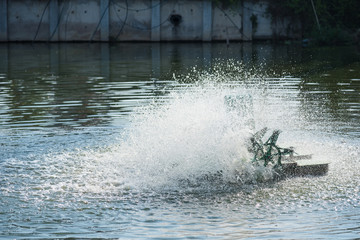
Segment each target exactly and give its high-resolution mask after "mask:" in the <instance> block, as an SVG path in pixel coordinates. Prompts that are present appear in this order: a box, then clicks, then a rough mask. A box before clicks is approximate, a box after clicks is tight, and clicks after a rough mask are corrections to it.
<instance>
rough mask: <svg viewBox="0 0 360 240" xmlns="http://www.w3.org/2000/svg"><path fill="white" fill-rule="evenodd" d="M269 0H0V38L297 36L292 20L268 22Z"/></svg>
mask: <svg viewBox="0 0 360 240" xmlns="http://www.w3.org/2000/svg"><path fill="white" fill-rule="evenodd" d="M267 4H268V3H267V2H266V0H264V1H259V2H257V3H256V4H254V3H252V2H248V1H244V2H243V3H242V4H239V5H238V6H232V7H231V8H226V6H222V5H221V4H220V5H218V4H215V3H214V2H213V1H211V0H192V1H191V0H134V1H128V0H0V41H55V42H56V41H213V40H215V41H216V40H218V41H223V40H243V41H250V40H252V39H271V38H273V37H274V36H277V37H289V38H293V37H297V36H296V34H294V32H296V29H294V28H296V24H295V25H294V24H293V25H290V23H289V22H286V21H283V22H281V23H279V22H276V23H273V22H272V18H271V16H269V14H267V13H266V8H267ZM251 18H252V20H251ZM254 19H256V25H254ZM290 26H291V27H290ZM294 26H295V27H294Z"/></svg>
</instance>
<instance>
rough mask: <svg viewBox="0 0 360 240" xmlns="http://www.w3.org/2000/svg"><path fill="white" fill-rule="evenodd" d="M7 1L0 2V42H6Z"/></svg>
mask: <svg viewBox="0 0 360 240" xmlns="http://www.w3.org/2000/svg"><path fill="white" fill-rule="evenodd" d="M7 19H8V11H7V0H0V42H1V41H7V40H8V29H7V27H8V20H7Z"/></svg>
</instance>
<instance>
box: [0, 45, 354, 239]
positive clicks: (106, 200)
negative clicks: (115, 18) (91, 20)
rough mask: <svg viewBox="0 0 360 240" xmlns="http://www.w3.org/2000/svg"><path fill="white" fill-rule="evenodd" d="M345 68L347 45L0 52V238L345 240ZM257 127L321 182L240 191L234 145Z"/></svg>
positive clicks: (350, 215)
mask: <svg viewBox="0 0 360 240" xmlns="http://www.w3.org/2000/svg"><path fill="white" fill-rule="evenodd" d="M359 60H360V55H359V49H357V48H354V47H334V48H301V47H298V46H296V45H293V46H287V45H270V44H240V43H236V44H235V43H234V44H231V45H230V46H229V48H227V47H226V45H225V44H221V43H219V44H193V43H188V44H170V43H164V44H158V43H154V44H150V43H141V44H131V43H121V44H114V45H109V44H75V43H74V44H2V45H0V116H1V117H0V156H1V158H0V175H1V178H0V199H1V201H0V236H1V237H2V238H9V239H15V238H17V239H18V238H20V239H21V238H24V239H28V238H128V239H134V238H140V239H141V238H147V239H148V238H154V239H159V238H163V239H171V238H174V239H176V238H178V239H182V238H195V239H235V238H245V239H246V238H249V239H252V238H253V239H261V238H263V239H289V238H291V239H308V238H313V239H356V238H360V217H359V214H358V213H359V211H360V204H359V202H360V188H359V181H360V174H359V172H360V171H359V170H360V169H359V156H360V148H359V146H360V144H359V143H360V141H359V139H360V127H359V123H360V61H359ZM229 96H230V97H235V98H236V97H240V99H248V100H246V101H245V104H244V102H241V101H240V102H239V103H238V104H237V105H236V106H235V107H234V108H231V107H229V104H228V103H227V101H226V99H227V98H228V97H229ZM265 126H266V127H269V128H271V129H281V130H282V133H281V135H280V139H279V144H280V145H281V146H284V147H287V146H295V147H296V151H297V152H299V153H304V154H310V153H313V154H314V158H316V159H318V160H319V161H328V162H330V169H329V173H328V174H327V175H326V176H321V177H303V178H292V179H286V180H284V181H279V182H271V181H265V182H261V183H260V182H256V181H255V180H256V179H255V178H253V177H252V176H251V174H252V173H255V172H254V171H255V170H254V169H252V168H251V165H249V164H248V161H247V160H248V159H249V158H250V157H251V156H249V153H248V152H247V150H246V149H247V148H246V139H247V137H248V136H249V134H251V132H254V131H255V130H258V129H261V128H262V127H265ZM234 169H238V170H239V171H243V172H246V173H247V175H246V177H244V176H245V175H243V178H242V179H239V178H238V176H236V175H235V174H234ZM219 171H222V172H223V179H222V181H220V182H215V183H214V182H211V181H206V180H204V179H202V180H201V179H199V177H200V176H204V174H205V175H206V174H209V173H210V174H216V173H217V172H219ZM249 174H250V175H249ZM261 174H263V175H264V178H265V179H266V177H267V176H268V175H269V174H270V175H271V173H269V172H267V171H265V170H262V172H261ZM234 183H235V184H234Z"/></svg>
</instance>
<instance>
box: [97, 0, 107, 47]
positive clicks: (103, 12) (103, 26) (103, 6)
mask: <svg viewBox="0 0 360 240" xmlns="http://www.w3.org/2000/svg"><path fill="white" fill-rule="evenodd" d="M99 1H100V18H101V23H100V40H101V41H106V42H107V41H109V34H110V32H109V4H110V0H99Z"/></svg>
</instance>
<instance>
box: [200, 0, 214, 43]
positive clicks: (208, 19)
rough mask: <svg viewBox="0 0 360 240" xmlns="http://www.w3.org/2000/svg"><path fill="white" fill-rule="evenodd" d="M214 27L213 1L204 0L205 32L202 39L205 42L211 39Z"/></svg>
mask: <svg viewBox="0 0 360 240" xmlns="http://www.w3.org/2000/svg"><path fill="white" fill-rule="evenodd" d="M211 29H212V1H211V0H203V34H202V40H203V41H204V42H209V41H211Z"/></svg>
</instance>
